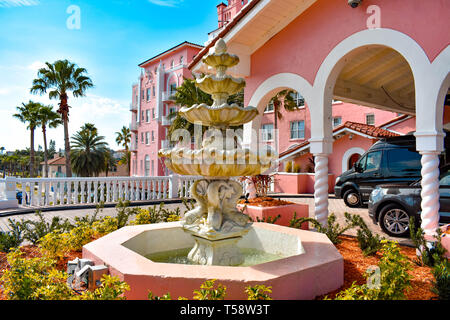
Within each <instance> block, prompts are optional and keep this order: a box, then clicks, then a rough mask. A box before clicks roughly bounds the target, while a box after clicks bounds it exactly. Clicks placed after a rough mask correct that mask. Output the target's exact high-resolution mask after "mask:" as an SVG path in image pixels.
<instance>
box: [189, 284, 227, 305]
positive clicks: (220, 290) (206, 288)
mask: <svg viewBox="0 0 450 320" xmlns="http://www.w3.org/2000/svg"><path fill="white" fill-rule="evenodd" d="M215 282H216V280H215V279H213V280H207V281H205V282H204V283H202V284H201V286H200V290H194V300H224V299H225V296H226V291H227V288H226V287H225V286H223V285H222V284H218V285H217V286H216V287H215V286H214V285H215Z"/></svg>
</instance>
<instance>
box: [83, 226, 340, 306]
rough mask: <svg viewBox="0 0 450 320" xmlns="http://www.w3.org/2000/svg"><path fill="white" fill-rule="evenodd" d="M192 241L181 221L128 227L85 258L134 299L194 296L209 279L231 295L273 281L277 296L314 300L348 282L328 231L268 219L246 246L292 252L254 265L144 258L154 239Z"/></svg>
mask: <svg viewBox="0 0 450 320" xmlns="http://www.w3.org/2000/svg"><path fill="white" fill-rule="evenodd" d="M257 235H259V236H257ZM191 242H192V244H193V240H192V239H190V236H189V235H188V234H186V233H185V232H184V231H183V230H182V227H181V224H180V223H179V222H171V223H159V224H151V225H141V226H129V227H124V228H121V229H119V230H117V231H115V232H113V233H110V234H108V235H106V236H104V237H102V238H100V239H98V240H96V241H93V242H91V243H89V244H87V245H85V246H84V247H83V258H88V259H92V260H93V261H94V262H95V263H96V264H105V265H107V266H108V267H109V273H110V274H111V275H115V276H118V277H119V278H120V279H121V280H122V281H125V282H127V283H128V284H129V285H130V288H131V290H130V291H128V292H127V293H126V298H127V299H129V300H141V299H142V300H146V299H147V296H148V292H149V291H152V292H153V293H154V294H155V295H158V296H160V295H163V294H166V293H168V292H170V294H171V296H172V297H173V298H174V299H177V298H178V297H180V296H182V297H186V298H188V299H192V296H193V291H194V290H196V289H199V288H200V285H201V284H202V283H203V282H204V281H206V280H208V279H217V282H216V283H221V284H223V285H225V286H226V288H227V291H226V292H227V295H226V299H235V300H245V299H246V298H247V296H246V294H245V287H247V286H253V285H256V284H263V285H266V286H272V294H271V296H272V298H274V299H285V300H291V299H296V300H301V299H314V297H316V296H318V295H322V294H326V293H328V292H331V291H333V290H336V289H338V288H339V287H341V286H342V284H343V281H344V263H343V258H342V256H341V255H340V254H339V252H338V251H337V249H336V248H335V247H334V245H333V244H332V243H331V242H330V240H329V239H328V238H327V236H326V235H324V234H321V233H317V232H312V231H305V230H299V229H294V228H288V227H282V226H278V225H273V224H266V223H254V224H253V227H252V230H250V232H249V233H248V234H247V235H246V236H244V238H243V239H242V240H241V242H240V243H242V246H246V245H250V244H251V245H253V246H255V247H257V248H259V249H261V248H263V249H265V250H267V251H272V250H278V249H279V248H283V247H284V248H285V249H280V250H284V251H286V252H287V254H288V255H289V256H287V257H285V258H282V259H278V260H275V261H271V262H267V263H263V264H258V265H254V266H251V267H223V266H196V265H183V264H172V263H155V262H153V261H151V260H149V259H147V258H145V257H144V255H145V254H147V253H148V251H149V250H152V246H153V245H154V244H158V246H160V248H159V249H162V251H164V250H168V249H169V248H170V247H172V249H178V248H177V246H184V247H186V246H189V245H191ZM153 249H155V248H153Z"/></svg>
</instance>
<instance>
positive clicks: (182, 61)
mask: <svg viewBox="0 0 450 320" xmlns="http://www.w3.org/2000/svg"><path fill="white" fill-rule="evenodd" d="M183 63H184V57H183V56H181V57H180V64H183Z"/></svg>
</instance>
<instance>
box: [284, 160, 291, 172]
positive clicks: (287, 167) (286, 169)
mask: <svg viewBox="0 0 450 320" xmlns="http://www.w3.org/2000/svg"><path fill="white" fill-rule="evenodd" d="M284 171H286V172H292V162H291V161H288V162H286V166H285V167H284Z"/></svg>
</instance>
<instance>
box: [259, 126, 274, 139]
mask: <svg viewBox="0 0 450 320" xmlns="http://www.w3.org/2000/svg"><path fill="white" fill-rule="evenodd" d="M261 134H262V140H263V141H272V140H273V123H267V124H263V125H262V127H261Z"/></svg>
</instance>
